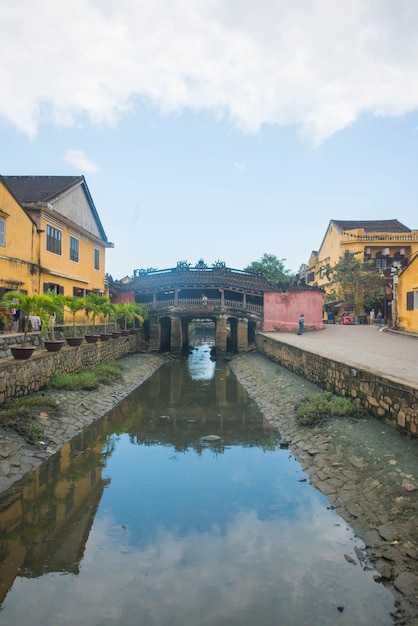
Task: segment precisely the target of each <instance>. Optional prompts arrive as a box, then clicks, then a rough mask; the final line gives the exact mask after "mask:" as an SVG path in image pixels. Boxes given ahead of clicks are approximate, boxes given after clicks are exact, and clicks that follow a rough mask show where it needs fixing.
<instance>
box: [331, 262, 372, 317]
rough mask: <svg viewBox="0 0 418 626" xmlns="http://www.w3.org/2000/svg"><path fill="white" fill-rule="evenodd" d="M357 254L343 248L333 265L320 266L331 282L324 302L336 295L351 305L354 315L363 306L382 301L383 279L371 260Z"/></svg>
mask: <svg viewBox="0 0 418 626" xmlns="http://www.w3.org/2000/svg"><path fill="white" fill-rule="evenodd" d="M357 254H361V253H359V252H356V253H353V252H349V251H348V250H345V252H344V256H343V257H341V259H340V260H339V261H338V262H337V263H336V264H335V265H334V266H333V267H331V266H330V265H328V264H327V265H324V266H323V267H322V268H321V269H322V271H323V273H324V274H325V276H326V277H327V278H328V280H329V281H330V283H331V285H330V289H329V290H328V296H327V297H326V298H325V302H327V300H329V298H330V297H332V299H335V297H336V296H337V297H338V299H341V300H342V301H343V302H345V303H347V305H349V306H351V307H353V308H354V311H355V314H356V315H358V313H359V311H360V310H362V309H363V308H364V307H365V306H370V305H371V304H373V303H374V302H376V301H379V302H381V301H382V297H383V286H384V279H383V278H382V276H381V275H380V273H379V272H378V271H376V270H375V269H374V268H373V267H372V262H370V261H362V260H360V259H358V258H356V255H357Z"/></svg>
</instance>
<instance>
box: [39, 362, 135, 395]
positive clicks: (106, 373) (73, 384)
mask: <svg viewBox="0 0 418 626" xmlns="http://www.w3.org/2000/svg"><path fill="white" fill-rule="evenodd" d="M122 378H123V376H122V366H121V365H120V363H118V362H117V361H109V362H108V363H99V365H96V366H95V367H93V368H91V369H89V370H86V371H84V372H77V373H74V374H55V375H54V376H53V377H52V378H51V380H50V382H49V383H48V387H51V388H52V389H67V390H70V391H81V390H86V391H91V390H92V389H97V387H98V386H99V385H111V384H112V383H116V382H119V381H121V380H122Z"/></svg>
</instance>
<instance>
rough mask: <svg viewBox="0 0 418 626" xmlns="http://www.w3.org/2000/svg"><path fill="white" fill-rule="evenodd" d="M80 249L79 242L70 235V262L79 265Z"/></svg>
mask: <svg viewBox="0 0 418 626" xmlns="http://www.w3.org/2000/svg"><path fill="white" fill-rule="evenodd" d="M79 249H80V242H79V240H78V239H76V238H75V237H72V236H71V235H70V261H74V262H75V263H78V260H79Z"/></svg>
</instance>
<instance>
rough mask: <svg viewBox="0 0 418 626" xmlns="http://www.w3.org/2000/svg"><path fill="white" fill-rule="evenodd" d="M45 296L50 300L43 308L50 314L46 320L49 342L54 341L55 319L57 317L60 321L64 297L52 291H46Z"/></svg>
mask: <svg viewBox="0 0 418 626" xmlns="http://www.w3.org/2000/svg"><path fill="white" fill-rule="evenodd" d="M45 295H46V296H47V297H48V298H50V301H51V302H50V305H48V304H47V305H46V306H45V308H46V310H47V312H49V314H50V316H49V320H48V330H49V339H50V341H56V339H55V324H56V317H57V316H59V318H60V319H61V318H62V315H63V312H64V305H65V296H64V295H62V294H60V293H56V292H55V291H53V290H52V289H50V290H49V291H47V292H46V294H45Z"/></svg>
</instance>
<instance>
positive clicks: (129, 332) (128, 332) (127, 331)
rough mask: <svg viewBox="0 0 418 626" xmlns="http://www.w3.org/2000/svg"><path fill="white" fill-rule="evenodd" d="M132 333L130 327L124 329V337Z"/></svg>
mask: <svg viewBox="0 0 418 626" xmlns="http://www.w3.org/2000/svg"><path fill="white" fill-rule="evenodd" d="M130 334H131V331H130V330H128V329H125V330H123V331H122V337H126V336H127V335H130Z"/></svg>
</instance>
